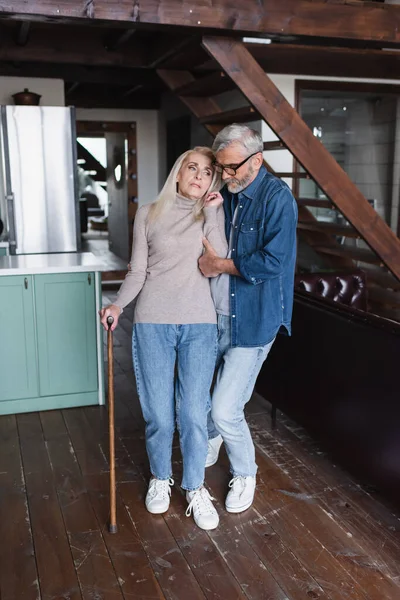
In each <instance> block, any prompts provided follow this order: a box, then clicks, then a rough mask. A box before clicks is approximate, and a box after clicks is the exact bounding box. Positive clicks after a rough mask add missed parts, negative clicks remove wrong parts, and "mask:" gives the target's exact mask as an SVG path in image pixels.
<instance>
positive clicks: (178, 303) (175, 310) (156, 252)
mask: <svg viewBox="0 0 400 600" xmlns="http://www.w3.org/2000/svg"><path fill="white" fill-rule="evenodd" d="M150 206H151V205H149V204H148V205H145V206H142V207H141V208H139V210H138V211H137V213H136V217H135V223H134V228H133V244H132V258H131V268H130V271H128V273H127V275H126V277H125V281H124V282H123V284H122V286H121V288H120V290H119V292H118V296H117V299H116V301H115V302H114V304H116V305H117V306H119V307H120V308H124V307H125V306H126V305H127V304H129V303H130V302H132V300H134V299H135V298H137V302H136V306H135V312H134V322H135V323H160V324H177V325H184V324H193V323H216V312H215V306H214V302H213V300H212V297H211V291H210V281H209V279H208V278H207V277H204V276H203V275H202V273H201V271H200V269H199V266H198V260H199V258H200V256H201V255H202V252H203V244H202V238H203V237H206V238H207V239H208V241H209V242H210V244H211V245H212V246H213V247H214V249H215V251H216V252H217V254H218V255H219V256H223V257H225V256H226V252H227V243H226V238H225V227H224V210H223V207H222V206H219V207H218V208H216V207H208V208H206V209H204V211H203V213H204V219H203V218H201V219H198V220H195V218H194V215H193V207H194V201H193V200H190V199H188V198H185V197H184V196H181V195H179V194H178V195H177V196H176V201H175V202H174V204H173V205H172V206H171V207H170V208H168V209H167V210H166V211H165V212H163V213H162V214H161V215H160V216H159V217H158V218H156V219H155V220H154V221H152V220H149V219H148V215H149V209H150Z"/></svg>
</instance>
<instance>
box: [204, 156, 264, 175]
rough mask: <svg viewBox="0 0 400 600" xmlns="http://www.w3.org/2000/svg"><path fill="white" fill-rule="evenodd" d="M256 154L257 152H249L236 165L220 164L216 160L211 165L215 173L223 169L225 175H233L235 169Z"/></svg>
mask: <svg viewBox="0 0 400 600" xmlns="http://www.w3.org/2000/svg"><path fill="white" fill-rule="evenodd" d="M256 154H259V152H253V154H250V156H248V157H247V158H245V159H244V160H242V162H241V163H239V164H238V165H220V164H219V163H217V161H215V160H214V162H213V167H214V169H215V170H216V172H217V173H222V172H223V171H225V173H226V174H227V175H232V176H234V175H236V171H238V170H239V169H240V167H242V166H243V165H244V164H245V163H246V162H247V161H248V160H249V159H250V158H251V157H252V156H255V155H256Z"/></svg>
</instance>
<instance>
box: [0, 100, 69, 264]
mask: <svg viewBox="0 0 400 600" xmlns="http://www.w3.org/2000/svg"><path fill="white" fill-rule="evenodd" d="M1 151H2V152H1V153H2V163H3V188H4V192H3V194H4V197H3V210H4V211H5V212H6V215H5V216H6V219H5V220H6V228H7V232H8V235H7V237H8V241H9V244H10V254H42V253H52V252H76V251H77V250H78V249H79V240H80V231H79V218H78V207H79V205H78V191H77V177H76V135H75V114H74V111H73V109H72V108H66V107H55V106H54V107H53V106H45V107H41V106H2V107H1Z"/></svg>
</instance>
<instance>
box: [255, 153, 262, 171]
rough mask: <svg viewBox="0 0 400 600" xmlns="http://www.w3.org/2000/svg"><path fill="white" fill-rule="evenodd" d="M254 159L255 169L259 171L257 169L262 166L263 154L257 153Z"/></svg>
mask: <svg viewBox="0 0 400 600" xmlns="http://www.w3.org/2000/svg"><path fill="white" fill-rule="evenodd" d="M254 158H255V159H256V161H257V162H256V166H257V169H259V168H260V167H261V165H262V164H263V162H264V156H263V153H262V152H259V153H258V154H256V155H255V157H254Z"/></svg>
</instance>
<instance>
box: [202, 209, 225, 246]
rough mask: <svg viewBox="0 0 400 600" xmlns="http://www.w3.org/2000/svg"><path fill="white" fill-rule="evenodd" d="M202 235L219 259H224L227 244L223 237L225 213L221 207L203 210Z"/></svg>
mask: <svg viewBox="0 0 400 600" xmlns="http://www.w3.org/2000/svg"><path fill="white" fill-rule="evenodd" d="M203 212H204V226H203V234H204V237H206V238H207V239H208V241H209V242H210V244H211V246H212V247H213V248H214V250H215V252H216V253H217V254H218V256H219V257H220V258H225V257H226V255H227V253H228V244H227V241H226V236H225V213H224V208H223V206H222V205H221V206H209V207H208V208H205V209H204V210H203Z"/></svg>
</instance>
